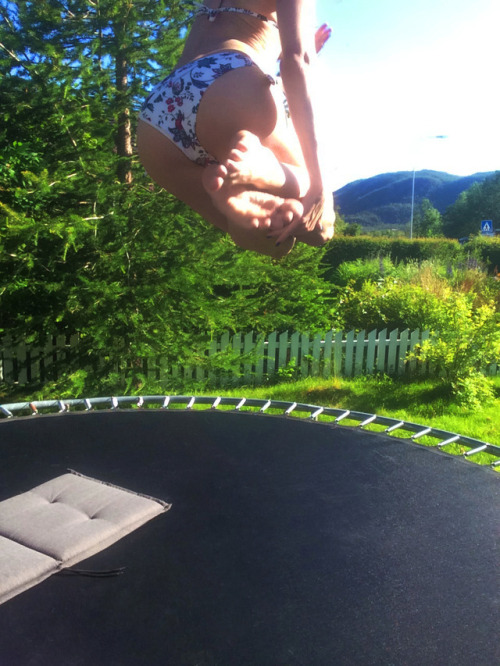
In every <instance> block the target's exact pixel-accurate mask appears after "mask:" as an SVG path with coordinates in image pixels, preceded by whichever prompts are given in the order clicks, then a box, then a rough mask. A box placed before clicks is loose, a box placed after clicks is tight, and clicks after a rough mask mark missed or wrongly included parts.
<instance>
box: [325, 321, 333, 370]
mask: <svg viewBox="0 0 500 666" xmlns="http://www.w3.org/2000/svg"><path fill="white" fill-rule="evenodd" d="M332 342H333V330H330V331H328V333H327V334H326V335H325V345H324V347H323V377H325V379H326V378H327V377H330V376H331V375H332V374H333V368H332V351H333V344H332Z"/></svg>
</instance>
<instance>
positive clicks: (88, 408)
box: [83, 398, 93, 412]
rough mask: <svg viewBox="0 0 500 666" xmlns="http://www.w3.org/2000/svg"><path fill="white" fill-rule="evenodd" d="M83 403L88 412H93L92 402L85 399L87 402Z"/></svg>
mask: <svg viewBox="0 0 500 666" xmlns="http://www.w3.org/2000/svg"><path fill="white" fill-rule="evenodd" d="M83 402H84V404H85V410H86V411H87V412H91V411H92V409H93V406H92V403H91V402H90V400H89V399H88V398H85V400H84V401H83Z"/></svg>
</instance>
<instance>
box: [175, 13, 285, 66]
mask: <svg viewBox="0 0 500 666" xmlns="http://www.w3.org/2000/svg"><path fill="white" fill-rule="evenodd" d="M203 4H204V5H205V6H206V7H208V8H210V9H218V8H220V7H235V8H239V9H247V10H250V11H251V12H254V13H256V14H261V15H263V16H265V17H267V18H268V19H270V21H272V22H269V23H267V22H266V21H262V20H259V19H258V18H255V17H253V16H249V15H246V14H239V13H225V12H223V13H220V14H218V15H217V17H216V19H215V20H214V21H210V20H209V19H208V18H207V16H203V15H202V16H198V17H197V18H196V19H195V20H194V22H193V25H192V27H191V31H190V33H189V36H188V38H187V40H186V45H185V47H184V51H183V53H182V56H181V58H180V60H179V62H178V66H179V67H182V66H183V65H185V64H186V63H188V62H190V61H192V60H195V59H197V58H200V57H203V56H205V55H208V54H210V53H216V52H219V51H224V50H235V51H241V52H243V53H246V54H247V55H249V56H250V57H257V59H260V60H262V59H263V58H264V59H265V60H266V61H268V62H270V63H271V62H274V63H276V62H277V60H278V57H279V54H280V51H281V45H280V38H279V32H278V30H277V29H276V27H275V22H276V2H275V0H223V1H222V3H221V2H219V0H205V2H204V3H203ZM229 35H230V36H231V37H229Z"/></svg>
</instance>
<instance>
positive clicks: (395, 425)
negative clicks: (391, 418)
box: [384, 421, 405, 433]
mask: <svg viewBox="0 0 500 666" xmlns="http://www.w3.org/2000/svg"><path fill="white" fill-rule="evenodd" d="M404 424H405V422H404V421H399V422H398V423H395V424H394V425H391V426H389V428H386V429H385V431H384V432H386V433H391V432H394V431H395V430H398V429H399V428H402V427H403V426H404Z"/></svg>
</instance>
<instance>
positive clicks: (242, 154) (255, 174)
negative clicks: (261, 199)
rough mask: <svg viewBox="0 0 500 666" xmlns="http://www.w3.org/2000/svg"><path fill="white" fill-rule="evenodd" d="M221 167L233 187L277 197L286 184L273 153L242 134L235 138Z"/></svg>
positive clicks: (248, 133)
mask: <svg viewBox="0 0 500 666" xmlns="http://www.w3.org/2000/svg"><path fill="white" fill-rule="evenodd" d="M224 166H225V168H226V169H227V173H228V177H229V178H230V179H231V181H232V182H233V183H234V184H235V185H246V186H253V187H255V188H256V189H258V190H263V191H265V192H270V193H271V194H277V193H278V191H280V190H281V189H282V188H283V187H284V185H285V183H286V174H285V172H284V170H283V167H282V165H281V164H280V162H279V161H278V159H277V158H276V157H275V155H274V153H273V152H272V151H271V150H269V148H265V147H264V146H263V145H262V144H261V142H260V140H259V138H258V137H257V136H255V134H252V133H251V132H247V131H246V130H242V131H241V132H238V133H237V134H236V136H235V138H234V143H233V145H232V148H231V150H230V151H229V154H228V156H227V159H226V160H225V162H224Z"/></svg>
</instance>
